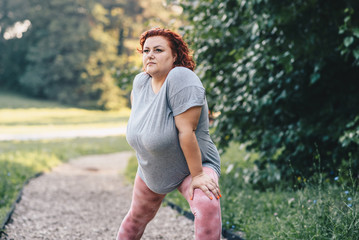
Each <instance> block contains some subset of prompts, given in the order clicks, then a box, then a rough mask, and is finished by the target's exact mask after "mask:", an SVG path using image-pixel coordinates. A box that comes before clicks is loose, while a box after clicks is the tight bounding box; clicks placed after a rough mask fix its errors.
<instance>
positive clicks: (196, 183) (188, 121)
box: [175, 107, 220, 199]
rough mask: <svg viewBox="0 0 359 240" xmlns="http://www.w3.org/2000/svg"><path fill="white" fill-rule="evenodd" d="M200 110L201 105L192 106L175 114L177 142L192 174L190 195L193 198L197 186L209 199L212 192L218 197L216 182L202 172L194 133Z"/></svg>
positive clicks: (199, 153)
mask: <svg viewBox="0 0 359 240" xmlns="http://www.w3.org/2000/svg"><path fill="white" fill-rule="evenodd" d="M201 110H202V107H192V108H190V109H188V110H187V111H185V112H184V113H181V114H179V115H177V116H175V123H176V127H177V129H178V137H179V142H180V145H181V148H182V151H183V154H184V156H185V158H186V161H187V164H188V168H189V171H190V173H191V176H192V183H191V187H190V197H191V199H193V193H194V189H196V188H199V189H201V190H202V191H203V192H204V193H205V194H206V195H207V196H208V197H209V198H210V199H213V197H212V194H213V195H214V196H215V197H216V198H219V197H220V193H219V186H218V184H217V183H216V182H215V181H214V180H213V179H212V178H211V177H210V176H209V175H207V174H206V173H204V172H203V168H202V159H201V158H202V157H201V151H200V149H199V146H198V142H197V138H196V134H195V131H196V129H197V125H198V121H199V118H200V116H201Z"/></svg>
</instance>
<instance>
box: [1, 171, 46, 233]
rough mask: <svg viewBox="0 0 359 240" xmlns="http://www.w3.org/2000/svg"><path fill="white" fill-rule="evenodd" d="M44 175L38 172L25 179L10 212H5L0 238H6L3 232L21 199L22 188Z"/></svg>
mask: <svg viewBox="0 0 359 240" xmlns="http://www.w3.org/2000/svg"><path fill="white" fill-rule="evenodd" d="M43 174H44V172H38V173H36V174H34V175H33V176H31V177H29V178H28V179H26V181H25V182H24V183H23V184H22V186H21V189H20V191H19V193H18V195H17V197H16V199H15V201H14V202H13V203H12V205H11V208H10V210H9V211H8V212H7V214H6V216H5V219H4V221H3V222H2V223H1V225H0V237H2V235H3V234H4V235H5V236H6V232H5V231H4V230H5V226H6V225H7V224H8V223H9V222H10V220H11V216H12V214H13V213H14V211H15V208H16V204H17V203H19V202H20V201H21V198H22V194H23V191H24V188H25V186H26V185H27V184H29V182H30V181H31V180H32V179H34V178H38V177H40V176H42V175H43Z"/></svg>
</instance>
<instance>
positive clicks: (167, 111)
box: [117, 28, 221, 240]
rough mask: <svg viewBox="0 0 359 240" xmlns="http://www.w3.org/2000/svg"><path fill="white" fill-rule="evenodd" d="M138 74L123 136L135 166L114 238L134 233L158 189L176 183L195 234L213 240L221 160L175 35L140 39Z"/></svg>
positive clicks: (198, 86)
mask: <svg viewBox="0 0 359 240" xmlns="http://www.w3.org/2000/svg"><path fill="white" fill-rule="evenodd" d="M140 45H141V48H140V49H138V50H139V52H141V53H142V58H143V59H142V60H143V69H144V72H142V73H140V74H138V75H137V76H136V77H135V79H134V82H133V89H132V92H131V105H132V110H131V116H130V119H129V122H128V125H127V135H126V136H127V141H128V142H129V144H130V145H131V146H132V147H133V148H134V149H135V150H136V156H137V159H138V163H139V166H138V170H137V175H136V179H135V184H134V190H133V196H132V203H131V207H130V210H129V212H128V213H127V215H126V217H125V218H124V220H123V222H122V223H121V226H120V229H119V232H118V236H117V239H118V240H119V239H120V240H128V239H131V240H132V239H140V238H141V236H142V234H143V232H144V230H145V227H146V225H147V223H148V222H149V221H151V219H152V218H153V217H154V216H155V214H156V212H157V210H158V209H159V207H160V205H161V202H162V200H163V198H164V197H165V195H166V194H167V193H169V192H171V191H173V190H175V189H178V190H179V191H180V192H181V194H182V195H183V196H184V197H185V198H186V200H187V201H188V203H189V205H190V207H191V210H192V212H193V214H194V216H195V236H196V239H197V240H211V239H213V240H214V239H216V240H218V239H220V235H221V212H220V201H219V198H220V197H221V194H220V190H219V186H218V177H219V175H220V159H219V155H218V151H217V149H216V147H215V145H214V144H213V142H212V140H211V138H210V136H209V132H208V125H209V124H208V106H207V102H206V98H205V90H204V88H203V86H202V83H201V81H200V80H199V78H198V77H197V75H196V74H195V73H194V72H193V69H194V66H195V63H194V61H193V60H192V58H191V57H190V56H189V49H188V47H187V44H186V43H185V42H184V41H183V40H182V38H181V37H180V36H179V35H178V34H177V33H174V32H172V31H170V30H166V29H160V28H155V29H151V30H149V31H146V32H144V33H143V34H142V35H141V38H140Z"/></svg>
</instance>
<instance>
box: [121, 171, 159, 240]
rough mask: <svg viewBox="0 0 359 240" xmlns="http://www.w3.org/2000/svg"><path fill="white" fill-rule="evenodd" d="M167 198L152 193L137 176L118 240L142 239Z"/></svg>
mask: <svg viewBox="0 0 359 240" xmlns="http://www.w3.org/2000/svg"><path fill="white" fill-rule="evenodd" d="M165 196H166V195H163V194H157V193H154V192H152V191H151V190H150V189H149V188H148V187H147V185H146V184H145V183H144V182H143V180H142V179H141V178H140V177H139V176H136V179H135V185H134V188H133V195H132V203H131V207H130V210H129V211H128V213H127V215H126V217H125V218H124V219H123V221H122V223H121V226H120V229H119V231H118V234H117V240H137V239H140V238H141V236H142V234H143V232H144V231H145V228H146V225H147V223H149V222H150V221H151V220H152V219H153V217H154V216H155V215H156V213H157V211H158V209H159V208H160V206H161V202H162V200H163V198H164V197H165Z"/></svg>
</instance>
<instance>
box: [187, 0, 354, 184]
mask: <svg viewBox="0 0 359 240" xmlns="http://www.w3.org/2000/svg"><path fill="white" fill-rule="evenodd" d="M181 3H182V6H183V7H184V13H185V15H186V16H187V19H188V20H189V21H190V24H189V26H187V27H185V28H184V30H185V32H186V34H187V38H188V39H189V40H190V43H191V45H192V47H193V48H194V50H195V51H194V52H195V58H196V60H197V63H198V65H199V66H198V73H199V76H200V78H201V79H202V80H203V82H204V84H205V86H206V88H207V90H208V91H207V94H208V100H209V105H210V109H211V110H212V111H214V112H220V115H219V116H218V117H217V119H216V121H215V124H214V125H215V137H214V140H215V142H216V143H218V144H219V147H220V149H221V150H224V149H225V148H226V147H227V146H228V143H229V142H230V141H231V140H234V141H238V142H240V143H248V149H255V150H256V151H257V152H259V153H260V156H259V159H260V161H258V167H259V169H260V170H264V169H266V168H268V167H269V168H272V167H273V166H275V167H276V168H277V169H278V170H279V172H280V173H281V176H280V177H281V179H282V180H283V179H286V180H291V181H294V179H295V176H299V175H303V176H310V175H312V174H313V173H314V172H315V169H314V167H313V164H312V162H313V156H314V155H315V152H316V151H317V150H318V151H319V153H320V156H321V158H322V165H321V167H322V170H323V171H324V172H326V173H330V172H331V171H334V172H336V171H338V169H339V168H340V167H341V166H343V164H344V163H345V162H347V161H348V160H347V159H348V158H349V153H351V156H352V160H353V162H352V163H353V164H352V169H353V172H355V174H356V175H357V174H359V160H358V158H359V154H358V153H359V145H358V144H357V143H356V141H355V140H354V139H352V138H351V136H353V135H355V136H357V129H358V126H359V125H358V124H359V121H357V120H355V119H357V117H358V116H359V108H357V107H355V106H358V105H359V98H358V92H359V82H358V76H359V65H358V54H357V52H358V44H359V39H358V31H357V30H358V27H359V2H358V1H355V0H349V1H331V2H328V1H324V0H314V1H272V0H250V1H244V0H225V1H217V0H203V1H187V0H184V1H181ZM348 137H349V138H350V139H349V140H348ZM340 139H342V142H341V140H340ZM348 141H350V144H347V143H348ZM346 144H347V145H346ZM273 170H274V169H273Z"/></svg>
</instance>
